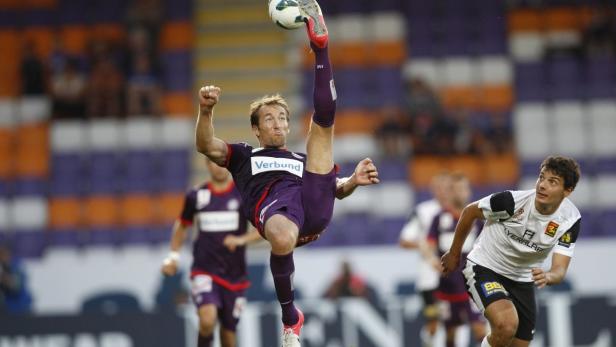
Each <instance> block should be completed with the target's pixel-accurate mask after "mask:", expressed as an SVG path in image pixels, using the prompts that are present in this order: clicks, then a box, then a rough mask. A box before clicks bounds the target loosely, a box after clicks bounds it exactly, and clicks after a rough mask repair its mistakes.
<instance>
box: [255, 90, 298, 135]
mask: <svg viewBox="0 0 616 347" xmlns="http://www.w3.org/2000/svg"><path fill="white" fill-rule="evenodd" d="M271 105H278V106H281V107H282V108H284V110H285V111H287V120H288V119H289V104H287V101H286V100H285V99H284V98H283V97H282V96H281V95H280V94H274V95H266V96H264V97H262V98H259V99H257V100H255V101H253V102H252V103H251V104H250V125H251V126H255V127H258V126H259V110H260V109H261V107H263V106H271Z"/></svg>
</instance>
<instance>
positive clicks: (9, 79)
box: [0, 30, 22, 96]
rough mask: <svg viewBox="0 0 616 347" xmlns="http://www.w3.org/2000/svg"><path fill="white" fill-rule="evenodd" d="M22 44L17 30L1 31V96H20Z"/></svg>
mask: <svg viewBox="0 0 616 347" xmlns="http://www.w3.org/2000/svg"><path fill="white" fill-rule="evenodd" d="M21 44H22V43H21V39H20V37H19V33H18V32H17V31H16V30H0V47H2V64H0V76H2V78H0V96H17V95H18V94H19V89H20V81H19V64H20V60H21V50H22V46H21Z"/></svg>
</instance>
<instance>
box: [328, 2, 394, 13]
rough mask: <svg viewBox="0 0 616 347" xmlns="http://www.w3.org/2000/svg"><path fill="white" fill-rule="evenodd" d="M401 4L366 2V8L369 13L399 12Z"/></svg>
mask: <svg viewBox="0 0 616 347" xmlns="http://www.w3.org/2000/svg"><path fill="white" fill-rule="evenodd" d="M402 2H403V0H381V1H368V3H367V8H368V11H369V12H382V11H399V10H400V8H401V7H402ZM320 3H321V2H320V1H319V4H320ZM321 7H322V6H321ZM325 13H327V12H325Z"/></svg>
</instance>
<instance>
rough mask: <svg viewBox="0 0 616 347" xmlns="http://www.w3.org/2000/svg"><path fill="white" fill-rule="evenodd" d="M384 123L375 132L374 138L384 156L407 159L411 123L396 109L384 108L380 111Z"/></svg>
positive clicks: (409, 150)
mask: <svg viewBox="0 0 616 347" xmlns="http://www.w3.org/2000/svg"><path fill="white" fill-rule="evenodd" d="M379 116H380V117H381V118H383V119H384V121H383V122H382V123H381V126H380V127H379V128H378V129H377V130H376V137H377V140H378V141H379V143H380V144H381V148H382V150H383V152H384V154H385V155H386V156H388V157H402V158H405V157H408V156H409V154H410V152H411V148H410V141H409V134H410V126H411V122H410V119H409V118H408V117H406V115H404V114H403V113H402V112H401V111H400V110H399V109H398V108H397V107H384V108H383V109H382V110H381V111H380V115H379Z"/></svg>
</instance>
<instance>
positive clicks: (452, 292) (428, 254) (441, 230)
mask: <svg viewBox="0 0 616 347" xmlns="http://www.w3.org/2000/svg"><path fill="white" fill-rule="evenodd" d="M470 197H471V188H470V183H469V181H468V178H467V177H466V176H464V175H463V174H461V173H454V174H452V175H451V201H450V205H449V206H448V207H446V208H444V209H442V210H441V212H440V213H438V214H437V215H436V216H435V217H434V219H433V220H432V225H431V226H430V231H429V232H428V237H427V240H428V242H427V245H428V247H427V249H426V248H425V247H424V245H426V244H423V245H422V255H424V257H425V258H426V260H427V261H428V262H429V263H430V264H432V266H433V267H434V268H435V269H437V270H438V271H439V272H440V270H441V264H440V256H442V255H443V254H445V252H447V251H448V250H449V247H450V246H451V242H452V241H453V236H454V233H455V227H456V224H457V222H458V219H459V218H460V214H461V213H462V210H463V209H464V207H465V206H466V204H467V203H468V201H469V199H470ZM480 230H481V223H480V222H479V221H477V222H476V223H475V224H474V225H473V226H472V229H471V232H470V235H471V236H470V237H468V238H467V239H466V242H465V243H464V246H463V247H462V255H461V258H462V262H464V260H466V255H467V254H468V252H470V250H471V248H472V247H473V243H474V241H475V237H476V236H477V235H478V233H479V231H480ZM437 253H438V254H439V257H437V256H436V254H437ZM435 297H436V298H437V299H438V300H439V301H440V306H441V308H442V311H441V320H442V321H443V324H444V325H445V330H446V333H447V335H446V340H445V341H446V345H447V347H453V346H455V343H456V331H457V330H458V327H460V326H461V325H463V324H470V326H471V330H472V332H473V337H474V338H475V340H476V341H477V342H478V343H481V340H483V338H484V336H485V334H486V325H485V322H484V321H483V319H482V318H481V314H480V312H479V309H477V308H476V306H475V305H474V304H473V303H471V302H470V298H469V295H468V293H467V290H466V280H465V279H464V276H463V275H462V269H461V268H460V267H458V269H456V270H454V271H453V272H451V273H449V274H448V275H447V276H440V280H439V284H438V287H437V290H436V293H435Z"/></svg>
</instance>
